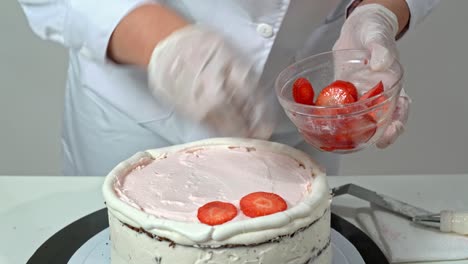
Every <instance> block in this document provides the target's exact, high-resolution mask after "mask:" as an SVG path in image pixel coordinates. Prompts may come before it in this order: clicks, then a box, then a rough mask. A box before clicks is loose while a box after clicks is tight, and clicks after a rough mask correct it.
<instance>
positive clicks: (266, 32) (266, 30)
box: [257, 23, 273, 38]
mask: <svg viewBox="0 0 468 264" xmlns="http://www.w3.org/2000/svg"><path fill="white" fill-rule="evenodd" d="M257 32H258V33H259V34H260V35H262V37H264V38H271V37H272V36H273V27H272V26H270V25H268V24H265V23H261V24H258V26H257Z"/></svg>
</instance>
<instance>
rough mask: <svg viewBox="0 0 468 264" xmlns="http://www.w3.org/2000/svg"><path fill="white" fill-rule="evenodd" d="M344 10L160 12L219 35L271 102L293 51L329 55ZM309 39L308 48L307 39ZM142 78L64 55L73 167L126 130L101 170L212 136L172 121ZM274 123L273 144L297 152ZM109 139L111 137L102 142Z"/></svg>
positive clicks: (334, 2) (239, 7)
mask: <svg viewBox="0 0 468 264" xmlns="http://www.w3.org/2000/svg"><path fill="white" fill-rule="evenodd" d="M348 2H349V1H348V0H327V1H323V0H291V1H272V0H256V1H250V0H226V1H219V0H206V1H203V2H200V1H190V0H166V1H163V4H164V5H167V6H169V7H171V8H173V9H174V10H176V11H177V12H179V14H181V15H182V16H184V17H185V18H186V19H188V20H190V21H192V22H194V23H200V24H204V25H207V26H209V27H211V28H213V29H215V30H216V31H218V32H219V33H220V34H222V35H224V36H225V37H226V38H227V39H228V40H229V41H231V42H232V43H233V44H234V46H235V47H237V48H238V49H239V50H241V51H242V52H243V53H244V54H245V55H246V56H248V57H249V58H250V59H252V60H253V62H254V63H255V65H256V68H257V70H258V71H259V72H261V73H262V78H261V80H262V83H263V85H266V86H269V87H271V95H272V98H273V97H274V87H273V84H274V81H275V78H276V76H277V75H278V73H279V72H280V71H281V70H282V69H284V68H286V67H287V66H288V65H290V64H291V63H293V62H294V60H295V56H296V55H297V53H298V51H300V50H304V46H307V48H306V50H308V52H309V53H310V52H312V53H318V52H323V51H326V50H329V49H331V47H332V45H333V43H334V41H335V40H336V38H337V37H338V35H339V30H340V26H341V24H342V20H343V19H344V12H345V8H346V5H347V3H348ZM311 35H312V36H313V37H312V41H310V39H309V38H310V36H311ZM308 39H309V40H308ZM310 55H312V54H310ZM146 78H147V76H146V73H145V72H144V71H143V70H141V69H137V68H135V67H130V66H122V65H116V64H113V63H110V62H109V63H106V64H103V63H99V62H96V61H93V60H92V59H90V58H88V57H86V56H85V55H83V54H80V53H75V52H74V51H71V52H70V70H69V80H68V85H67V88H68V89H67V95H66V106H65V112H66V113H65V119H64V122H65V124H64V126H65V129H64V141H65V143H64V144H66V145H68V146H67V148H68V152H70V154H69V156H70V157H69V159H71V160H72V162H74V163H76V164H83V165H82V166H85V164H86V163H89V162H87V161H83V160H81V159H84V157H80V155H78V154H74V153H73V152H77V150H76V149H77V148H78V149H79V148H82V147H83V145H87V144H88V145H89V144H90V142H91V141H92V142H93V143H94V142H95V143H94V144H96V148H103V149H108V148H109V147H110V146H112V144H115V142H114V141H113V138H115V137H117V138H119V136H116V135H118V134H122V132H123V131H127V132H128V131H130V130H131V131H132V132H131V133H130V132H129V133H123V134H125V135H127V136H128V137H134V138H133V139H131V140H130V141H128V140H121V142H120V144H119V147H120V148H121V149H122V154H121V155H117V156H116V157H114V158H105V157H103V159H107V160H105V161H103V162H105V163H109V164H113V163H114V165H115V162H116V160H117V159H119V158H121V157H124V158H125V157H126V156H124V155H127V156H128V155H131V154H133V153H132V152H134V151H138V150H142V149H141V148H143V149H147V148H153V147H161V146H165V145H169V144H179V143H184V142H188V141H193V140H198V139H203V138H207V137H213V136H217V135H214V134H211V133H210V132H209V131H208V130H207V129H205V128H204V127H203V126H202V125H201V124H197V123H193V122H190V121H188V120H186V119H184V118H183V117H181V116H179V115H177V113H174V110H173V107H172V106H171V105H170V104H168V103H166V102H163V101H161V100H159V99H158V98H155V97H153V96H151V94H150V92H149V90H148V89H147V79H146ZM275 103H277V102H275ZM90 116H92V118H89V117H90ZM279 119H280V120H279V126H278V129H277V130H276V131H275V133H274V135H273V138H272V140H274V141H278V142H282V143H286V144H289V145H293V146H294V145H296V144H299V143H300V142H301V141H302V139H301V137H300V136H299V134H298V133H297V131H296V129H295V127H294V126H293V125H292V123H291V122H290V121H289V120H288V119H287V118H286V116H285V115H284V113H282V112H281V117H280V118H279ZM83 125H84V126H83ZM131 126H134V127H133V128H130V127H131ZM109 135H110V136H111V137H110V138H107V137H106V136H109ZM151 135H153V136H151ZM100 138H101V139H100ZM111 139H112V140H111ZM99 144H101V146H99ZM129 144H132V146H129ZM137 148H140V149H137ZM81 155H82V154H81ZM78 166H81V165H78Z"/></svg>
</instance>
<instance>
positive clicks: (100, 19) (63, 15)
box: [19, 0, 155, 61]
mask: <svg viewBox="0 0 468 264" xmlns="http://www.w3.org/2000/svg"><path fill="white" fill-rule="evenodd" d="M154 2H155V1H152V0H117V1H116V0H19V3H20V5H21V7H22V9H23V11H24V13H25V15H26V18H27V20H28V22H29V25H30V27H31V28H32V30H33V31H34V33H36V34H37V35H38V36H39V37H40V38H42V39H45V40H51V41H54V42H58V43H60V44H62V45H64V46H66V47H68V48H70V49H75V50H76V51H78V52H80V53H81V54H82V55H84V56H87V57H90V58H92V59H94V60H98V61H105V60H106V58H107V57H106V53H107V46H108V42H109V39H110V37H111V35H112V32H113V31H114V29H115V27H116V26H117V25H118V23H119V22H120V20H121V19H122V18H123V17H125V16H126V15H127V14H128V13H129V12H131V11H132V10H133V9H135V8H136V7H138V6H140V5H142V4H145V3H154Z"/></svg>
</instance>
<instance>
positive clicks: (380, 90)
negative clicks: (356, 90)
mask: <svg viewBox="0 0 468 264" xmlns="http://www.w3.org/2000/svg"><path fill="white" fill-rule="evenodd" d="M383 91H384V85H383V82H382V81H380V82H379V83H378V84H376V85H375V86H374V87H373V88H372V89H370V90H369V91H367V92H365V93H364V94H363V95H362V96H361V97H360V98H359V101H362V100H366V99H369V98H371V97H374V96H377V95H379V94H381V93H383Z"/></svg>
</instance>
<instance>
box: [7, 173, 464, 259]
mask: <svg viewBox="0 0 468 264" xmlns="http://www.w3.org/2000/svg"><path fill="white" fill-rule="evenodd" d="M102 182H103V177H46V176H29V177H27V176H0V264H21V263H26V262H27V260H28V259H29V257H30V256H31V255H32V254H33V253H34V251H35V250H36V249H37V248H38V247H39V246H40V245H41V244H42V243H43V242H44V241H45V240H47V239H48V238H49V237H51V236H52V235H53V234H55V233H56V232H57V231H59V230H60V229H62V228H63V227H65V226H67V225H68V224H70V223H71V222H73V221H75V220H77V219H78V218H80V217H82V216H85V215H87V214H89V213H92V212H94V211H96V210H98V209H101V208H103V207H104V201H103V198H102V195H101V184H102ZM329 183H330V187H335V186H339V185H342V184H346V183H355V184H358V185H362V186H363V187H366V188H370V189H372V190H374V191H377V192H381V193H385V194H387V195H390V196H393V197H397V198H398V199H400V200H403V201H406V202H409V203H411V204H414V205H417V206H419V207H422V208H425V209H427V210H430V211H434V212H437V211H439V210H442V209H458V210H468V192H467V191H466V190H467V188H468V175H406V176H403V175H402V176H343V177H329ZM362 207H369V204H368V203H366V202H363V201H361V200H359V199H356V198H353V197H351V196H348V195H347V196H340V197H337V198H335V200H334V201H333V207H332V211H333V212H334V213H336V214H338V215H340V216H342V217H344V218H345V219H346V220H348V221H350V222H351V223H353V224H355V225H356V226H358V227H359V225H358V223H357V222H356V221H355V219H354V212H355V209H357V208H362ZM419 264H421V263H419ZM431 264H435V262H432V263H431ZM437 264H468V260H465V261H451V262H437Z"/></svg>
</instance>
